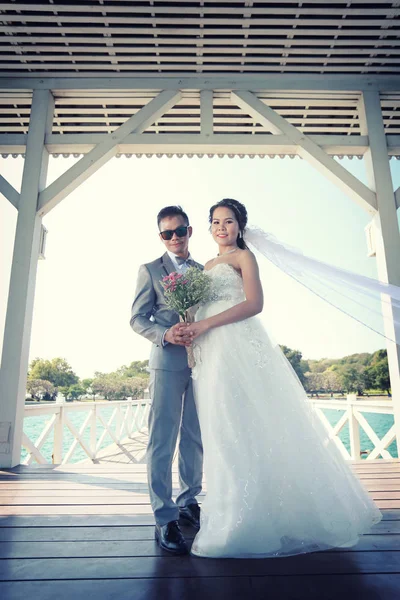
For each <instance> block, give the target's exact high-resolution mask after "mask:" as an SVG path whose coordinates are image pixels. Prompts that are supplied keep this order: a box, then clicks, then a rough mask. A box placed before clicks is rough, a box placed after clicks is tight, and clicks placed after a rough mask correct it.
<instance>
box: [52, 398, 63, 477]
mask: <svg viewBox="0 0 400 600" xmlns="http://www.w3.org/2000/svg"><path fill="white" fill-rule="evenodd" d="M64 410H65V406H60V407H59V413H58V415H57V421H56V423H55V425H54V446H53V464H55V465H61V463H62V461H63V442H64Z"/></svg>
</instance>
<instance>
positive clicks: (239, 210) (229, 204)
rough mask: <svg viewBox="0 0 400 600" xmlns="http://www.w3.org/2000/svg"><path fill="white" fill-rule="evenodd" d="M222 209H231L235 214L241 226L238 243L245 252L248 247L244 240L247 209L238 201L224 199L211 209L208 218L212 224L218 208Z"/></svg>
mask: <svg viewBox="0 0 400 600" xmlns="http://www.w3.org/2000/svg"><path fill="white" fill-rule="evenodd" d="M222 207H224V208H229V210H231V211H232V212H233V214H234V215H235V218H236V221H237V222H238V225H239V234H238V236H237V239H236V243H237V245H238V246H239V248H241V249H242V250H245V249H246V248H247V246H246V242H245V241H244V239H243V236H244V232H245V229H246V225H247V210H246V207H245V206H244V204H242V203H241V202H238V201H237V200H233V199H232V198H224V199H223V200H220V201H219V202H217V204H214V205H213V206H212V207H211V208H210V214H209V217H208V220H209V222H210V223H212V220H213V215H214V211H215V210H216V209H217V208H222Z"/></svg>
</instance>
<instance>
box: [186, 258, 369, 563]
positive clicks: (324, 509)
mask: <svg viewBox="0 0 400 600" xmlns="http://www.w3.org/2000/svg"><path fill="white" fill-rule="evenodd" d="M209 273H210V276H211V277H212V280H213V284H212V294H213V295H212V300H211V301H210V302H208V303H206V304H204V305H203V306H201V307H200V308H199V310H198V312H197V315H196V320H201V319H204V318H207V317H209V316H211V315H214V314H218V313H220V312H222V311H224V310H226V309H227V308H230V307H231V306H234V305H235V304H237V303H239V302H241V301H243V300H244V298H245V296H244V291H243V285H242V279H241V277H240V275H239V274H238V273H237V272H236V271H235V270H234V269H233V267H231V266H230V265H228V264H226V263H219V264H217V265H216V266H215V267H214V268H213V269H211V270H210V271H209ZM194 351H195V355H196V366H195V368H194V369H193V379H194V392H195V400H196V405H197V409H198V414H199V420H200V427H201V434H202V440H203V447H204V471H205V477H206V482H207V495H206V498H205V501H204V502H203V505H202V512H201V529H200V531H199V533H198V534H197V536H196V538H195V541H194V543H193V547H192V553H193V554H195V555H197V556H204V557H237V558H248V557H256V558H258V557H260V558H261V557H268V556H287V555H292V554H300V553H304V552H314V551H316V550H323V549H326V548H331V547H335V546H344V545H346V546H350V545H353V544H355V543H356V542H357V540H358V536H359V535H360V534H362V533H365V532H367V531H368V530H369V529H370V527H371V525H373V524H374V523H377V522H378V521H379V520H380V519H381V513H380V512H379V510H378V509H377V507H376V506H375V504H374V503H373V501H372V500H371V499H370V498H369V496H368V494H367V492H366V491H365V489H364V488H363V486H362V485H361V483H360V482H359V480H358V479H357V478H356V476H355V475H354V474H353V473H352V472H351V470H350V468H349V466H348V465H347V464H346V462H345V460H344V459H343V458H342V456H341V454H340V452H339V450H338V448H337V447H336V445H335V443H334V442H333V440H331V439H329V436H328V434H327V432H326V430H325V428H324V427H323V425H322V423H321V421H320V419H319V417H318V415H317V414H316V413H315V412H314V411H313V409H312V408H311V406H310V404H309V403H308V401H307V397H306V394H305V392H304V389H303V387H302V386H301V383H300V382H299V380H298V378H297V376H296V374H295V373H294V371H293V369H292V367H291V366H290V364H289V363H288V361H287V360H286V358H285V356H284V355H283V353H282V352H281V350H280V348H279V346H274V345H273V344H272V343H271V340H270V339H269V336H268V335H267V333H266V331H265V329H264V328H263V326H262V324H261V322H260V320H259V319H258V318H257V317H253V318H250V319H246V320H244V321H240V322H237V323H232V324H230V325H225V326H223V327H218V328H215V329H212V330H210V331H209V332H207V334H205V335H203V336H201V337H200V338H198V340H196V344H195V347H194Z"/></svg>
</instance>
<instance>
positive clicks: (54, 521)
mask: <svg viewBox="0 0 400 600" xmlns="http://www.w3.org/2000/svg"><path fill="white" fill-rule="evenodd" d="M382 515H383V521H382V522H381V523H378V524H377V525H374V528H373V531H374V532H375V531H376V530H379V531H380V530H381V529H380V528H381V526H382V527H384V528H391V527H392V528H394V527H397V525H396V524H399V525H400V510H396V509H395V510H384V511H383V512H382ZM382 523H384V525H382ZM147 525H154V516H153V514H146V515H145V514H135V515H134V514H132V512H131V513H130V514H126V515H123V514H98V515H89V514H80V515H79V514H78V515H76V514H74V515H61V514H54V515H50V514H47V515H25V516H24V515H19V516H18V515H14V516H2V517H0V528H1V527H12V528H13V527H21V528H26V527H82V526H84V527H117V526H120V527H123V526H147ZM392 531H393V533H398V531H397V530H394V529H393V530H392Z"/></svg>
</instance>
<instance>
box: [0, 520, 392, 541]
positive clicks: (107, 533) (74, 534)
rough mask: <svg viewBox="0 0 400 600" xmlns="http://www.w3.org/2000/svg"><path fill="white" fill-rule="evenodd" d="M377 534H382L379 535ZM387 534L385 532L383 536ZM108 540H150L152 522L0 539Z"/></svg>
mask: <svg viewBox="0 0 400 600" xmlns="http://www.w3.org/2000/svg"><path fill="white" fill-rule="evenodd" d="M181 529H182V532H183V534H184V536H185V538H186V539H192V538H193V537H194V535H195V531H194V530H193V528H192V527H187V526H184V525H183V526H181ZM381 537H384V536H383V535H382V536H381ZM387 537H389V536H387ZM109 541H110V542H111V541H121V542H123V541H129V542H130V543H132V542H137V541H151V542H153V541H154V525H136V526H120V527H118V526H117V527H114V526H108V525H107V526H103V527H85V526H84V525H83V526H81V527H3V528H0V542H3V543H5V542H7V543H8V545H9V546H11V544H10V543H9V542H12V545H13V544H14V543H19V542H29V543H37V542H39V543H40V542H56V543H57V544H63V543H64V542H109Z"/></svg>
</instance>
